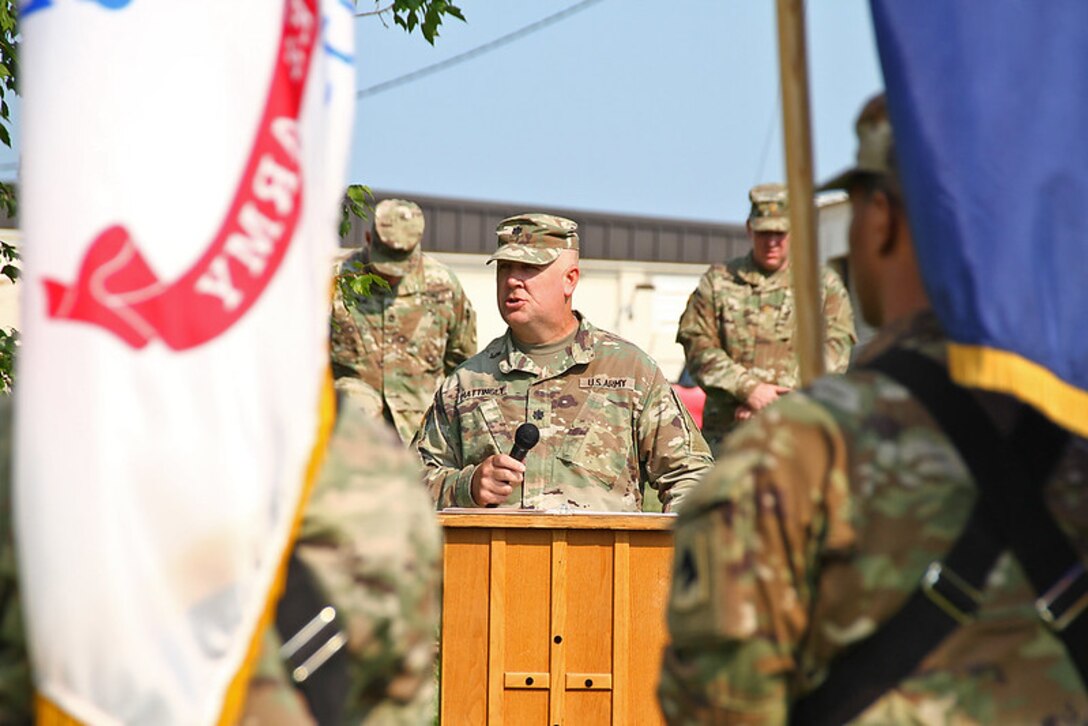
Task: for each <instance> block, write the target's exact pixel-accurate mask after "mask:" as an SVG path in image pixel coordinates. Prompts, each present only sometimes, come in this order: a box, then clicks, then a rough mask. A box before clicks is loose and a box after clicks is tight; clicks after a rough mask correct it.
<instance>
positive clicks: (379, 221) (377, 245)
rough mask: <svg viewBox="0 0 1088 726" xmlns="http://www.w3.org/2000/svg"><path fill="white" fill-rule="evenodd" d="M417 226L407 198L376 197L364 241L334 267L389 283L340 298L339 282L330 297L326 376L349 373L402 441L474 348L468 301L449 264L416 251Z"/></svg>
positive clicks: (418, 213)
mask: <svg viewBox="0 0 1088 726" xmlns="http://www.w3.org/2000/svg"><path fill="white" fill-rule="evenodd" d="M423 225H424V220H423V211H422V210H421V209H420V208H419V205H417V204H415V203H414V202H408V201H404V200H401V199H385V200H382V201H381V202H379V203H378V205H377V206H376V207H375V208H374V226H373V229H372V230H370V231H368V232H367V235H366V238H367V242H368V243H369V244H368V245H367V246H366V247H364V248H363V249H361V250H360V251H359V252H357V253H355V254H353V255H352V256H351V257H349V258H348V259H347V260H346V261H345V262H344V263H343V264H342V265H341V268H340V269H341V272H348V273H350V272H351V271H354V270H360V269H365V270H367V271H370V272H374V273H375V274H377V275H379V276H380V277H382V278H383V279H385V281H386V282H388V283H389V285H390V288H391V289H390V290H382V289H379V288H378V287H376V286H375V287H373V288H372V289H371V294H370V295H368V296H355V295H352V294H350V293H349V297H348V298H346V297H345V293H344V291H343V290H341V289H340V286H339V285H338V286H337V289H336V291H335V293H334V297H333V304H332V324H331V327H332V329H331V332H330V337H331V347H332V368H333V376H334V377H335V378H336V379H341V378H348V379H356V380H354V381H350V386H351V387H352V389H353V390H354V391H355V393H356V396H355V399H354V400H356V401H361V400H363V399H362V398H361V395H360V394H362V393H363V392H364V391H365V392H367V393H369V396H370V399H371V401H372V406H373V407H374V408H375V409H377V408H378V407H379V405H380V408H381V415H382V416H384V418H385V420H386V421H388V422H390V423H391V424H392V425H393V426H394V427H395V428H396V430H397V433H398V434H399V435H400V438H401V440H402V441H403V442H404V443H408V442H409V441H411V440H412V437H413V436H415V433H416V431H418V430H419V425H420V421H421V419H422V417H423V412H424V411H425V410H426V408H427V406H428V405H429V403H430V400H431V396H432V395H433V394H434V390H435V388H436V387H437V386H438V384H439V382H440V381H441V380H442V379H443V378H444V377H445V376H446V375H448V374H449V373H450V372H451V371H452V370H453V369H454V368H456V367H457V365H458V364H460V363H461V362H462V361H464V360H466V359H467V358H469V357H470V356H471V355H472V354H473V353H475V352H476V313H475V312H474V311H473V309H472V303H470V302H469V299H468V298H467V297H466V296H465V293H464V290H462V289H461V283H460V282H458V280H457V277H456V276H455V275H454V274H453V271H452V270H450V269H449V268H448V267H446V266H445V265H443V264H442V263H441V262H439V261H437V260H435V259H433V258H431V257H430V256H428V255H425V254H423V252H422V251H421V250H420V241H421V240H422V239H423ZM375 412H376V411H375Z"/></svg>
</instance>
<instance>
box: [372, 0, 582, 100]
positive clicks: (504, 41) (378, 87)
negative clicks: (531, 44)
mask: <svg viewBox="0 0 1088 726" xmlns="http://www.w3.org/2000/svg"><path fill="white" fill-rule="evenodd" d="M599 2H601V0H582V1H581V2H577V3H574V4H573V5H571V6H570V7H568V8H565V9H563V10H560V11H559V12H557V13H554V14H552V15H549V16H547V17H546V18H542V19H540V20H538V21H536V22H535V23H530V24H529V25H526V26H525V27H523V28H519V29H517V30H515V31H513V32H511V33H507V34H506V35H503V36H500V37H498V38H496V39H495V40H492V41H490V42H488V43H484V44H483V45H480V46H477V47H475V48H473V49H472V50H466V51H465V52H464V53H458V54H457V55H455V56H451V57H450V58H447V59H445V60H442V61H438V62H437V63H432V64H431V65H429V66H424V67H423V68H420V69H419V70H417V71H412V72H411V73H405V74H404V75H403V76H397V77H396V78H392V79H390V80H388V81H383V82H381V83H378V84H375V85H373V86H368V87H366V88H363V89H361V90H359V91H356V92H355V98H356V100H358V99H361V98H366V97H367V96H374V95H377V94H379V93H381V92H383V91H388V90H390V89H392V88H396V87H397V86H403V85H404V84H406V83H411V82H412V81H418V80H419V79H420V78H423V77H425V76H429V75H433V74H435V73H438V72H439V71H444V70H446V69H447V68H449V67H451V66H455V65H457V64H458V63H464V62H465V61H467V60H471V59H473V58H476V57H477V56H481V55H483V54H484V53H490V52H491V51H493V50H495V49H496V48H501V47H502V46H504V45H509V44H510V43H513V42H514V41H515V40H520V39H521V38H524V37H525V36H527V35H531V34H533V33H535V32H537V31H538V30H543V29H544V28H546V27H548V26H549V25H553V24H555V23H558V22H559V21H560V20H565V19H566V18H569V17H570V16H571V15H574V14H576V13H580V12H581V11H583V10H585V9H586V8H588V7H589V6H590V5H596V4H597V3H599Z"/></svg>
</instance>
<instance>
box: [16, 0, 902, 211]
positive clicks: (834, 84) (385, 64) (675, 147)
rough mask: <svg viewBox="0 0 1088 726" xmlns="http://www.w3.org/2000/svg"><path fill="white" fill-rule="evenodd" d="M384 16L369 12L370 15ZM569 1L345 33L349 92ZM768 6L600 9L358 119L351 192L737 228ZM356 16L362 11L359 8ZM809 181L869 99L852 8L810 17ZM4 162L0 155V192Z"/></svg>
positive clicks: (475, 5) (635, 3) (843, 154)
mask: <svg viewBox="0 0 1088 726" xmlns="http://www.w3.org/2000/svg"><path fill="white" fill-rule="evenodd" d="M385 4H386V3H385V2H384V0H383V2H382V3H381V5H383V6H384V5H385ZM573 4H575V2H574V0H563V1H562V2H544V0H518V2H512V1H507V2H499V1H498V0H487V1H483V0H461V9H462V10H463V11H464V13H465V17H466V18H467V20H468V22H467V23H461V22H459V21H457V20H452V21H447V22H446V24H444V25H443V28H442V31H441V37H440V38H438V39H437V42H436V44H435V46H434V47H431V46H430V45H428V44H427V42H426V41H424V40H423V38H422V36H421V35H419V33H418V31H417V32H416V33H414V34H412V35H411V36H409V35H407V34H405V33H404V32H403V31H402V30H401V29H400V28H398V27H396V26H394V25H393V24H392V22H391V21H390V22H389V23H388V27H386V26H384V25H383V24H382V22H381V21H380V20H379V19H378V18H375V17H363V18H358V19H357V20H356V24H357V27H356V44H357V47H356V68H357V73H358V75H357V86H358V88H360V89H362V88H367V87H369V86H373V85H375V84H377V83H381V82H384V81H388V80H390V79H393V78H396V77H398V76H401V75H404V74H406V73H410V72H413V71H416V70H418V69H420V68H422V67H424V66H428V65H430V64H432V63H436V62H439V61H442V60H444V59H447V58H450V57H452V56H455V55H457V54H459V53H463V52H465V51H467V50H471V49H473V48H476V47H477V46H480V45H483V44H485V43H488V42H490V41H492V40H495V39H496V38H499V37H500V36H503V35H505V34H507V33H510V32H512V31H515V30H518V29H519V28H522V27H524V26H526V25H529V24H530V23H533V22H536V21H538V20H541V19H542V18H545V17H547V16H549V15H551V14H553V13H556V12H558V11H560V10H562V9H563V8H566V7H569V6H571V5H573ZM774 6H775V4H774V3H773V2H771V0H675V1H674V2H667V3H663V2H660V0H654V1H650V0H600V1H599V2H596V3H595V4H593V5H591V6H589V7H588V8H587V9H585V10H583V11H582V12H579V13H577V14H575V15H572V16H570V17H568V18H566V19H564V20H561V21H559V22H558V23H555V24H553V25H551V26H549V27H546V28H544V29H543V30H541V31H539V32H536V33H533V34H532V35H529V36H527V37H524V38H522V39H520V40H517V41H515V42H513V43H512V44H509V45H506V46H504V47H501V48H499V49H497V50H494V51H492V52H490V53H487V54H484V55H482V56H479V57H476V58H473V59H471V60H468V61H466V62H464V63H461V64H458V65H455V66H453V67H450V68H448V69H446V70H443V71H441V72H439V73H436V74H433V75H430V76H428V77H426V78H423V79H421V80H417V81H414V82H411V83H408V84H405V85H402V86H399V87H397V88H394V89H392V90H389V91H386V92H383V93H380V94H377V95H373V96H369V97H366V98H363V99H361V100H360V101H358V103H357V104H356V121H355V139H354V147H353V151H352V158H351V165H350V169H349V179H350V181H352V182H358V183H365V184H369V185H370V186H372V187H375V188H378V189H389V190H397V191H403V192H409V193H411V192H414V193H418V194H430V195H439V196H451V197H459V198H465V199H478V200H488V201H498V202H509V203H510V205H511V211H512V212H518V211H529V210H530V209H531V208H538V209H546V208H547V207H548V206H549V205H554V206H557V207H566V208H573V209H586V210H597V211H608V212H620V213H631V214H643V215H650V216H661V217H677V218H689V219H701V220H712V221H725V222H737V221H741V220H742V219H743V218H744V216H745V214H746V213H747V197H746V194H747V190H748V188H749V187H750V186H752V185H753V184H755V183H758V182H761V181H776V180H778V181H781V180H782V177H783V173H784V172H783V153H784V152H783V150H782V137H781V128H782V122H781V112H780V109H779V105H778V100H777V94H778V56H777V48H776V42H777V40H776V39H777V31H776V25H775V12H774ZM359 7H360V10H367V9H371V8H373V5H371V4H370V3H369V2H368V1H367V0H360V2H359ZM807 19H808V31H809V47H808V50H809V76H810V83H811V86H810V93H811V98H812V121H813V142H814V155H815V163H816V171H817V176H818V177H822V176H826V175H828V174H830V173H832V172H834V171H836V170H837V169H839V168H840V167H844V166H846V165H847V164H849V163H850V162H851V160H852V157H853V154H854V138H853V133H852V122H853V118H854V116H855V115H856V113H857V111H858V109H859V108H860V106H861V103H862V101H863V100H864V99H865V98H867V97H868V96H869V95H870V94H872V93H874V92H875V91H877V90H879V88H880V87H881V85H882V83H881V80H880V70H879V65H878V62H877V59H876V49H875V44H874V40H873V34H872V24H871V20H870V17H869V5H868V2H867V1H866V0H818V1H817V2H809V3H808V18H807ZM13 111H14V112H15V121H16V123H15V128H14V129H13V131H14V134H13V136H14V143H15V146H16V149H15V151H11V150H8V149H6V148H3V149H0V178H6V179H10V178H13V177H14V174H15V172H14V162H15V160H16V159H17V158H18V143H19V127H18V104H17V103H16V104H13Z"/></svg>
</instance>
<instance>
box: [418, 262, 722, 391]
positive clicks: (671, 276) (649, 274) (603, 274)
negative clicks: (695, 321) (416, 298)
mask: <svg viewBox="0 0 1088 726" xmlns="http://www.w3.org/2000/svg"><path fill="white" fill-rule="evenodd" d="M432 256H433V257H435V258H437V259H438V260H440V261H442V262H444V263H445V264H447V265H449V266H450V267H451V268H453V271H454V272H455V273H456V274H457V277H458V279H460V280H461V285H462V286H463V287H464V288H465V293H466V294H467V295H468V297H469V299H470V300H472V305H473V307H474V308H476V317H477V328H476V329H477V338H478V340H479V342H480V347H481V348H483V347H484V346H485V345H487V343H488V342H490V341H491V340H492V339H493V338H497V337H499V336H500V335H502V334H503V333H504V332H505V331H506V324H505V323H503V321H502V317H501V316H500V315H499V310H498V305H497V302H496V297H495V270H494V266H492V265H486V264H485V261H486V260H487V257H486V256H485V255H467V254H456V253H449V252H439V253H433V255H432ZM581 267H582V278H581V281H580V282H579V283H578V289H577V290H576V291H575V292H574V307H575V309H577V310H579V311H581V312H582V313H583V314H584V315H585V316H586V317H587V318H588V319H589V321H590V322H592V323H593V324H594V325H596V326H597V327H600V328H605V329H606V330H611V331H612V332H614V333H617V334H618V335H621V336H623V337H624V338H626V339H627V340H630V341H631V342H632V343H634V344H635V345H637V346H638V347H640V348H642V349H643V350H644V351H646V352H647V353H649V354H650V356H652V357H653V358H654V359H655V360H656V361H657V362H658V365H660V366H661V368H662V370H663V371H664V372H665V376H666V377H667V378H669V379H670V380H676V379H677V378H679V377H680V371H681V369H682V368H683V366H684V349H683V348H681V347H680V345H679V344H678V343H676V342H674V341H675V340H676V325H677V323H678V322H679V320H680V314H681V313H683V311H684V305H686V304H687V300H688V296H689V295H691V292H692V291H693V290H694V289H695V286H696V285H698V284H699V278H700V277H701V276H702V274H703V273H704V272H706V265H703V264H686V263H664V262H654V263H647V262H631V261H611V260H582V263H581Z"/></svg>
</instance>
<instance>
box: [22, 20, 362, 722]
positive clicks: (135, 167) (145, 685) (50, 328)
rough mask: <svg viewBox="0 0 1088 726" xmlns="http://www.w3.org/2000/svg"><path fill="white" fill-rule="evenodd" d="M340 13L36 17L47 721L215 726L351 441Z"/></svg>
mask: <svg viewBox="0 0 1088 726" xmlns="http://www.w3.org/2000/svg"><path fill="white" fill-rule="evenodd" d="M352 10H353V8H352V5H351V4H350V3H348V2H345V1H344V0H282V1H279V2H268V1H267V0H231V1H230V2H224V0H187V1H186V2H177V1H176V0H175V1H174V2H169V1H167V0H156V1H155V2H152V1H151V0H29V1H27V2H24V3H23V7H22V21H21V31H22V33H23V37H24V44H23V55H22V73H23V76H22V92H23V106H22V113H23V116H22V127H23V129H24V150H23V154H24V158H25V159H26V160H27V161H26V164H25V166H24V169H23V178H22V201H21V204H22V206H21V209H20V213H21V219H22V223H23V230H24V234H25V245H24V251H23V252H24V254H23V263H24V264H23V271H24V277H23V282H22V285H21V287H22V288H23V295H24V298H23V304H22V310H23V319H22V321H21V323H22V336H23V337H22V341H23V343H22V347H21V349H20V359H19V375H18V391H17V396H18V398H17V414H16V415H17V430H16V437H17V442H16V445H17V461H16V491H15V509H16V526H17V537H18V547H19V557H20V560H19V566H20V577H21V582H22V587H23V591H24V602H25V604H26V606H27V620H28V628H29V634H30V643H31V650H32V653H33V658H34V666H35V670H36V674H37V678H38V683H37V686H38V690H39V693H40V694H41V695H42V696H43V697H44V698H45V699H46V700H47V701H48V702H49V703H48V704H46V705H45V706H44V708H47V709H50V708H52V707H53V706H55V707H57V708H59V709H60V710H61V711H62V712H64V713H65V714H67V715H68V716H70V717H74V718H76V719H78V720H81V721H84V722H90V723H114V722H117V723H122V722H123V723H133V724H186V725H187V724H208V723H214V722H216V721H218V720H219V719H220V718H221V717H223V716H227V717H230V715H231V713H232V712H231V710H230V709H229V708H227V710H226V711H225V710H224V709H225V704H226V703H228V702H232V700H233V701H236V699H237V697H238V695H239V689H240V688H244V685H245V684H244V682H243V683H239V684H237V685H236V686H235V687H234V688H233V690H232V688H231V682H232V680H235V679H236V677H237V675H238V674H239V673H240V671H241V670H242V669H243V666H244V664H245V663H246V661H247V657H248V651H249V650H250V645H251V643H252V642H253V639H254V637H255V634H256V633H257V630H258V628H259V627H260V622H261V619H262V617H264V616H265V613H266V610H267V608H268V607H269V606H270V603H269V598H270V590H271V588H272V586H273V583H274V582H275V580H276V578H277V575H278V571H279V568H280V566H281V559H282V557H283V554H284V551H285V549H286V547H287V546H288V544H289V539H290V536H291V529H292V525H293V524H294V521H295V518H296V515H297V511H298V507H299V502H300V497H301V494H302V492H303V489H304V486H305V483H306V481H307V477H308V476H309V469H310V467H311V465H312V460H313V459H314V457H315V455H316V453H317V452H318V451H319V448H320V443H321V438H322V436H323V433H324V432H326V431H327V430H328V426H329V424H330V423H331V410H330V406H329V390H328V383H327V365H328V357H327V351H326V331H327V322H326V320H327V306H328V294H329V277H328V275H329V270H330V260H331V257H332V254H333V253H334V251H335V247H336V223H337V221H338V213H339V200H340V197H341V194H342V192H343V189H344V173H345V165H346V162H347V158H348V141H349V135H350V128H351V120H352V119H351V116H352V112H353V108H354V72H353V67H352V58H351V53H352V15H353V13H352Z"/></svg>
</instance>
